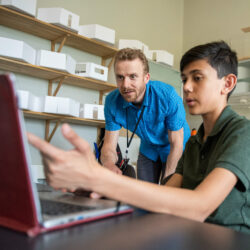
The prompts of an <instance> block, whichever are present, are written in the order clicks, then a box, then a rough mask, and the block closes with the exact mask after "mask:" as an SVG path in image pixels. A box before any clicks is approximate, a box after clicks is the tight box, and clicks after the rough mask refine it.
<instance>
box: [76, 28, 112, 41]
mask: <svg viewBox="0 0 250 250" xmlns="http://www.w3.org/2000/svg"><path fill="white" fill-rule="evenodd" d="M79 34H80V35H82V36H86V37H88V38H92V39H95V40H97V41H101V42H105V43H108V44H112V45H113V44H114V43H115V30H113V29H110V28H107V27H105V26H102V25H99V24H87V25H80V27H79Z"/></svg>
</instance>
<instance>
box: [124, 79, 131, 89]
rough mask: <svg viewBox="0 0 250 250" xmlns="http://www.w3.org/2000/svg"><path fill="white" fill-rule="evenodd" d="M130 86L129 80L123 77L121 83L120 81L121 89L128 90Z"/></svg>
mask: <svg viewBox="0 0 250 250" xmlns="http://www.w3.org/2000/svg"><path fill="white" fill-rule="evenodd" d="M129 86H130V80H129V77H124V79H123V81H122V87H123V88H128V87H129Z"/></svg>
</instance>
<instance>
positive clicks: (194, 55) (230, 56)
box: [180, 41, 238, 97]
mask: <svg viewBox="0 0 250 250" xmlns="http://www.w3.org/2000/svg"><path fill="white" fill-rule="evenodd" d="M201 59H205V60H207V62H208V63H209V64H210V65H211V67H213V68H214V69H215V70H216V71H217V75H218V78H219V79H221V78H222V77H224V76H226V75H228V74H234V75H235V76H236V77H237V75H238V60H237V54H236V52H235V51H232V50H231V48H230V47H229V46H228V44H227V43H226V42H224V41H219V42H211V43H207V44H203V45H199V46H196V47H193V48H191V49H190V50H188V51H187V52H186V53H185V54H184V55H183V56H182V59H181V62H180V70H181V72H182V71H183V70H184V68H185V67H186V66H187V65H188V64H190V63H192V62H194V61H197V60H201ZM233 90H234V89H233ZM233 90H232V91H231V92H230V93H229V94H228V97H229V96H230V95H231V93H232V92H233Z"/></svg>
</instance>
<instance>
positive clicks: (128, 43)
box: [118, 39, 152, 60]
mask: <svg viewBox="0 0 250 250" xmlns="http://www.w3.org/2000/svg"><path fill="white" fill-rule="evenodd" d="M124 48H131V49H140V50H142V52H143V53H144V54H145V56H146V57H147V58H148V59H150V60H152V53H151V52H150V50H149V48H148V46H147V45H146V44H145V43H143V42H141V41H139V40H129V39H120V40H119V42H118V49H124Z"/></svg>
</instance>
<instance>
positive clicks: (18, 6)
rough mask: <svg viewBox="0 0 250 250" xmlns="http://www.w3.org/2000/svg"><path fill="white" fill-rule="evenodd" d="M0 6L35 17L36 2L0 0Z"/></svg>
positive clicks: (34, 0) (30, 0) (28, 0)
mask: <svg viewBox="0 0 250 250" xmlns="http://www.w3.org/2000/svg"><path fill="white" fill-rule="evenodd" d="M0 5H3V6H5V7H8V8H10V9H14V10H16V11H20V12H22V13H25V14H29V15H31V16H35V15H36V0H0Z"/></svg>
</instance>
